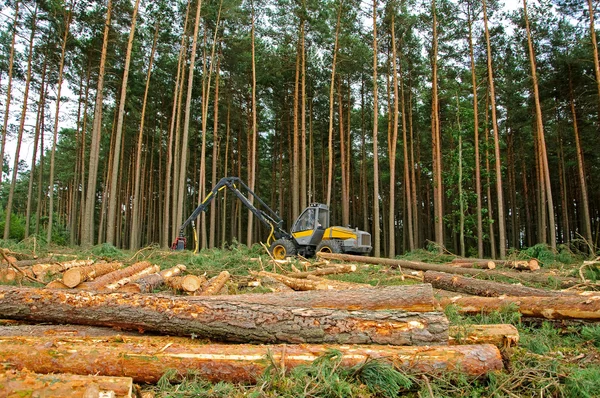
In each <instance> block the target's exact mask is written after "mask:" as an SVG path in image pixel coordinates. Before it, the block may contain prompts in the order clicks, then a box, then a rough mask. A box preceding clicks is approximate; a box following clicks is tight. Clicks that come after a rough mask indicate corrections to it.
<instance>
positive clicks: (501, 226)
mask: <svg viewBox="0 0 600 398" xmlns="http://www.w3.org/2000/svg"><path fill="white" fill-rule="evenodd" d="M483 23H484V28H485V42H486V48H487V68H488V81H489V85H490V100H491V107H492V128H493V130H494V155H495V162H494V164H495V166H496V196H497V199H498V233H499V247H500V258H502V259H504V258H505V257H506V220H505V218H504V199H503V195H502V164H501V159H500V134H499V133H498V119H497V116H496V90H495V87H494V73H493V69H492V47H491V44H490V31H489V29H488V17H487V0H483Z"/></svg>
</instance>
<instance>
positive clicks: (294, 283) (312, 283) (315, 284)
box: [250, 271, 369, 291]
mask: <svg viewBox="0 0 600 398" xmlns="http://www.w3.org/2000/svg"><path fill="white" fill-rule="evenodd" d="M250 274H251V275H257V276H261V277H264V276H267V277H270V278H273V279H275V280H278V281H279V282H281V283H284V284H285V285H287V286H289V287H291V288H292V289H294V290H296V291H308V290H346V289H356V288H361V287H368V286H369V285H365V284H358V283H348V282H338V281H332V280H328V279H323V278H319V277H315V276H314V275H307V277H306V279H300V278H292V277H289V276H286V275H279V274H275V273H272V272H267V271H261V272H252V271H250Z"/></svg>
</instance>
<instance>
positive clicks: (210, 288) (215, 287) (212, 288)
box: [199, 271, 231, 296]
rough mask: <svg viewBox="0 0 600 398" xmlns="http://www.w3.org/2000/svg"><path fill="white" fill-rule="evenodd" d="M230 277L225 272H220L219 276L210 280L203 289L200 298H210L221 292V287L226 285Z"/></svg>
mask: <svg viewBox="0 0 600 398" xmlns="http://www.w3.org/2000/svg"><path fill="white" fill-rule="evenodd" d="M230 277H231V275H229V272H227V271H221V273H219V275H217V276H215V277H214V278H211V279H210V280H209V281H208V282H207V283H206V284H205V285H204V286H203V287H202V292H200V294H199V295H200V296H212V295H215V294H217V293H219V292H220V291H221V289H223V286H225V284H226V283H227V281H228V280H229V278H230Z"/></svg>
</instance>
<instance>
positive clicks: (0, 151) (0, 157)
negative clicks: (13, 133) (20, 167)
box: [0, 1, 20, 184]
mask: <svg viewBox="0 0 600 398" xmlns="http://www.w3.org/2000/svg"><path fill="white" fill-rule="evenodd" d="M19 4H20V1H17V2H16V3H15V18H14V20H13V28H12V38H11V42H10V55H9V58H8V86H7V88H6V110H5V111H4V126H3V129H2V148H0V184H2V174H3V171H4V152H6V149H5V148H6V136H7V135H8V118H9V116H10V100H11V90H12V78H13V64H14V60H15V39H16V37H17V22H18V21H19Z"/></svg>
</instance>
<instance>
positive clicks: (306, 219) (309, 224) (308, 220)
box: [292, 209, 315, 232]
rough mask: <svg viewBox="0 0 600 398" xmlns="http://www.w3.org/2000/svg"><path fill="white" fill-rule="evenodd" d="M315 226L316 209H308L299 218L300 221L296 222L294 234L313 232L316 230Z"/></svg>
mask: <svg viewBox="0 0 600 398" xmlns="http://www.w3.org/2000/svg"><path fill="white" fill-rule="evenodd" d="M314 225H315V209H308V210H306V211H305V212H304V213H303V214H302V215H301V216H300V218H298V221H296V224H295V225H294V229H293V230H292V232H300V231H307V230H311V229H314Z"/></svg>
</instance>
